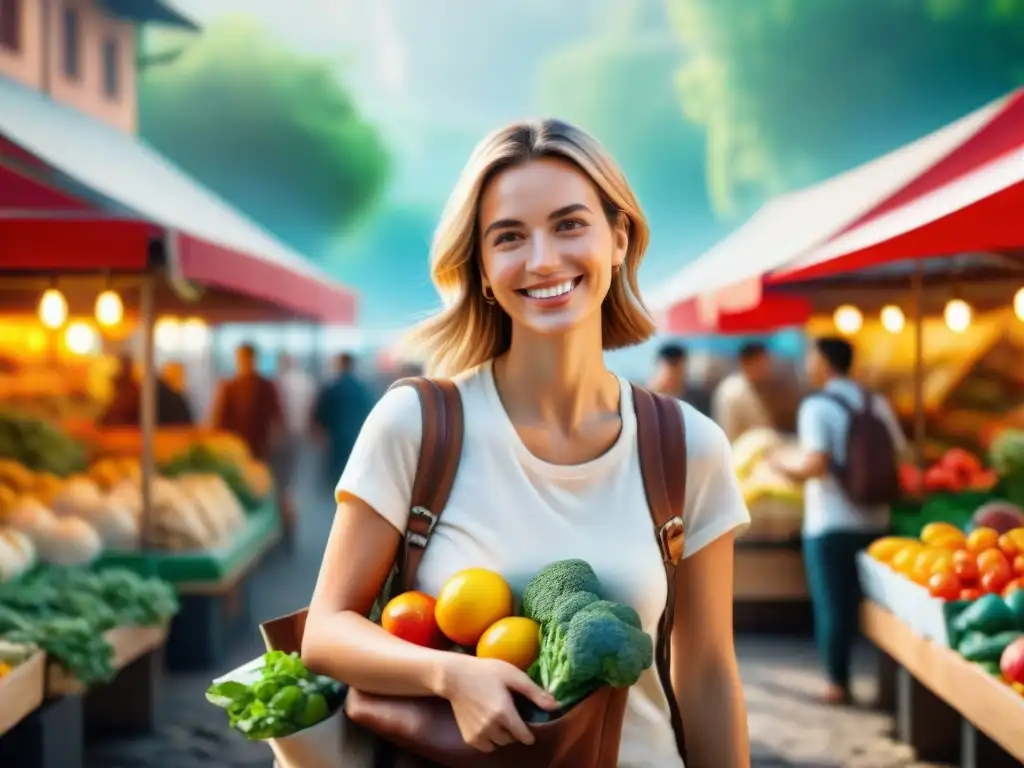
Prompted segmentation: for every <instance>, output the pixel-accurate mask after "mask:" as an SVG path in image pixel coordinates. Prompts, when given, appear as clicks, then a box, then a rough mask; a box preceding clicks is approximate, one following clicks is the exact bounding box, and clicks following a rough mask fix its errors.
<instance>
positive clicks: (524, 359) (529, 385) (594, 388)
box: [494, 329, 619, 434]
mask: <svg viewBox="0 0 1024 768" xmlns="http://www.w3.org/2000/svg"><path fill="white" fill-rule="evenodd" d="M517 336H518V338H517ZM494 375H495V380H496V382H497V385H498V388H499V390H500V391H501V393H502V400H503V401H504V403H505V408H506V410H507V411H508V412H509V415H510V416H512V417H513V420H515V419H516V417H519V418H525V419H527V420H529V421H546V422H553V423H556V424H558V426H559V427H560V428H561V429H562V430H564V431H565V432H566V433H567V434H568V433H571V432H573V431H575V429H576V428H577V427H579V425H580V424H582V423H583V422H585V421H587V420H588V419H590V418H592V417H593V416H595V415H598V414H605V413H607V412H609V411H614V412H615V413H618V410H619V383H618V379H617V378H616V377H615V376H614V375H613V374H612V373H611V372H610V371H609V370H608V369H607V367H605V364H604V350H603V349H602V346H601V335H600V331H599V330H598V332H597V333H586V332H584V331H583V329H580V331H579V332H574V333H568V334H565V335H562V336H557V337H554V336H539V335H535V334H529V333H526V334H524V333H522V332H520V333H518V334H516V333H513V337H512V344H511V346H510V348H509V351H508V352H507V353H506V354H504V355H502V356H501V357H500V358H498V359H497V360H495V362H494Z"/></svg>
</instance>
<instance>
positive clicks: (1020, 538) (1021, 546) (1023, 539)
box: [1004, 528, 1024, 552]
mask: <svg viewBox="0 0 1024 768" xmlns="http://www.w3.org/2000/svg"><path fill="white" fill-rule="evenodd" d="M1004 535H1005V536H1008V537H1009V538H1010V541H1012V542H1013V543H1014V545H1015V546H1016V547H1017V550H1018V551H1019V552H1024V528H1011V529H1010V530H1008V531H1007V532H1006V533H1005V534H1004Z"/></svg>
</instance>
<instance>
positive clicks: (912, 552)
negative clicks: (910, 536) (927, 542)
mask: <svg viewBox="0 0 1024 768" xmlns="http://www.w3.org/2000/svg"><path fill="white" fill-rule="evenodd" d="M922 549H924V547H923V546H922V545H920V544H917V543H914V542H911V543H910V544H905V545H904V546H903V548H902V549H900V551H899V552H897V553H896V554H895V555H893V558H892V561H891V563H890V565H892V567H893V570H895V571H897V572H899V573H902V574H903V575H905V576H909V575H910V573H911V571H912V570H913V568H914V563H915V562H916V561H917V555H918V553H919V552H920V551H921V550H922Z"/></svg>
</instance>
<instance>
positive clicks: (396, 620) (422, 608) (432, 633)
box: [380, 592, 441, 648]
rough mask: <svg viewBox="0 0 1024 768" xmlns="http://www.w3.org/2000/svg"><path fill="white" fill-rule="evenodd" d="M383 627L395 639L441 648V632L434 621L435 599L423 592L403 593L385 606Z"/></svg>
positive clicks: (381, 618) (382, 614) (382, 617)
mask: <svg viewBox="0 0 1024 768" xmlns="http://www.w3.org/2000/svg"><path fill="white" fill-rule="evenodd" d="M380 623H381V626H382V627H384V629H385V630H387V631H388V632H389V633H390V634H392V635H394V636H395V637H400V638H402V639H403V640H405V641H407V642H410V643H415V644H416V645H422V646H425V647H427V648H439V647H440V645H441V630H439V629H438V628H437V621H436V620H435V619H434V598H432V597H431V596H430V595H427V594H424V593H423V592H403V593H402V594H401V595H398V596H397V597H394V598H392V599H391V601H390V602H389V603H388V604H387V605H385V606H384V611H383V612H382V613H381V617H380Z"/></svg>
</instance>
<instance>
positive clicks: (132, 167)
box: [0, 79, 356, 323]
mask: <svg viewBox="0 0 1024 768" xmlns="http://www.w3.org/2000/svg"><path fill="white" fill-rule="evenodd" d="M69 193H70V195H69ZM69 196H70V198H71V200H72V201H73V200H77V201H78V203H79V205H78V206H77V207H76V206H74V205H73V204H72V203H70V202H69V200H68V197H69ZM5 209H6V210H5ZM89 211H91V212H92V213H89V214H88V215H83V212H89ZM55 229H56V230H63V231H62V232H54V231H52V230H55ZM147 231H148V232H154V233H158V234H160V233H162V234H164V235H166V236H167V240H168V242H170V243H171V247H170V248H169V249H168V253H167V258H168V262H169V263H168V268H169V269H170V271H171V272H172V273H173V274H175V275H176V276H178V277H180V278H183V279H184V280H190V281H194V282H198V283H202V284H205V285H210V286H213V287H217V288H220V289H223V290H226V291H231V292H234V293H238V294H244V295H246V296H250V297H253V298H256V299H259V300H262V301H264V302H267V303H270V304H275V305H278V306H279V307H281V308H283V309H285V310H287V311H290V312H292V313H294V314H296V315H300V316H305V317H310V318H315V319H318V320H322V321H324V322H331V323H353V322H355V317H356V296H355V294H354V293H353V292H352V291H351V290H349V289H347V288H345V287H344V286H341V285H339V284H338V283H336V282H334V281H333V280H332V279H331V278H330V277H328V276H327V275H326V273H324V272H323V271H322V270H320V269H318V268H317V267H315V266H314V265H312V264H311V263H309V262H308V261H307V260H305V259H304V258H302V257H301V256H300V255H299V254H297V253H295V252H294V251H292V250H291V249H289V248H288V247H287V246H285V245H284V244H282V243H281V242H279V241H278V240H276V239H275V238H274V237H273V236H272V235H270V234H269V233H268V232H266V231H265V230H263V229H261V228H260V227H259V226H258V225H256V224H255V223H253V222H251V221H249V220H248V219H246V218H245V217H244V216H242V215H241V214H239V213H238V212H237V211H235V210H234V209H232V208H231V207H230V206H229V205H227V204H226V203H225V202H224V201H222V200H221V199H220V198H218V197H217V196H216V195H214V194H213V193H211V192H210V191H209V190H206V189H204V188H203V187H201V186H199V185H198V184H197V183H196V182H194V181H192V180H191V179H190V178H189V177H188V176H186V175H185V174H184V173H182V172H181V171H179V170H178V169H177V168H175V167H174V166H173V165H172V164H171V163H170V162H168V161H167V160H166V159H165V158H163V157H162V156H160V155H159V154H158V153H156V152H154V151H153V150H152V149H150V148H149V147H148V146H146V145H145V144H144V143H143V142H141V141H140V140H139V139H138V138H137V137H135V136H131V135H127V134H123V133H121V132H119V131H117V130H115V129H114V128H111V127H110V126H107V125H105V124H103V123H101V122H99V121H96V120H93V119H91V118H89V117H87V116H85V115H82V114H80V113H78V112H76V111H75V110H73V109H70V108H67V107H65V106H63V105H61V104H58V103H56V102H54V101H52V100H50V99H48V98H47V97H46V96H44V95H42V94H40V93H37V92H35V91H32V90H30V89H27V88H24V87H23V86H21V85H19V84H17V83H14V82H13V81H10V80H3V79H0V270H40V269H49V270H67V271H88V270H95V271H98V270H108V269H112V268H117V269H131V270H143V269H147V268H148V267H149V250H148V244H147V245H144V246H143V247H141V248H137V246H138V244H139V243H140V242H141V240H140V239H139V238H140V237H141V234H142V233H143V232H147ZM126 233H131V235H130V236H128V235H126ZM80 238H81V239H80Z"/></svg>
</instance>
